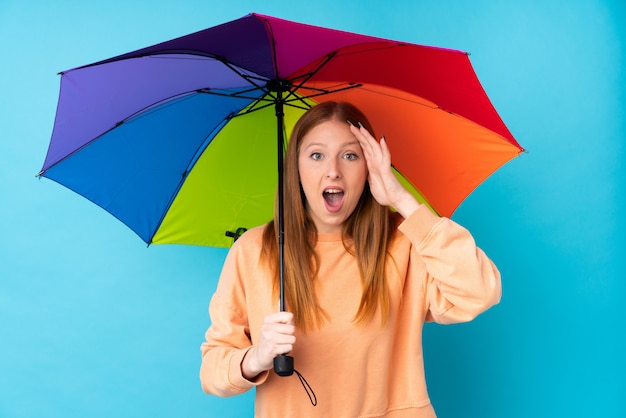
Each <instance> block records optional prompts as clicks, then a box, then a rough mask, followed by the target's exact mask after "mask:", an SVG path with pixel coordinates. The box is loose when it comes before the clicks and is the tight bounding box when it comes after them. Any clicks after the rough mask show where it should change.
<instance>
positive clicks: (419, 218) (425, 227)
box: [398, 206, 502, 324]
mask: <svg viewBox="0 0 626 418" xmlns="http://www.w3.org/2000/svg"><path fill="white" fill-rule="evenodd" d="M398 229H399V230H400V231H401V232H402V233H403V234H404V235H405V236H406V237H407V238H408V239H409V240H410V241H411V243H412V246H413V249H412V251H415V252H416V253H417V254H418V255H419V257H420V258H421V262H414V263H413V262H412V263H411V264H412V265H411V267H410V268H409V274H414V275H415V274H420V275H422V276H424V272H423V269H425V270H426V271H425V278H424V292H425V295H426V303H427V306H428V312H427V314H426V320H428V321H435V322H438V323H442V324H451V323H457V322H467V321H471V320H472V319H474V318H475V317H476V316H477V315H478V314H480V313H482V312H484V311H486V310H487V309H489V308H490V307H491V306H493V305H495V304H497V303H498V302H499V301H500V297H501V295H502V285H501V280H500V272H499V271H498V269H497V268H496V266H495V265H494V264H493V262H492V261H491V260H490V259H489V258H488V257H487V256H486V255H485V253H484V252H483V251H482V250H481V249H480V248H478V247H477V246H476V243H475V241H474V238H473V237H472V235H471V234H470V233H469V231H468V230H467V229H465V228H463V227H462V226H460V225H459V224H457V223H456V222H454V221H452V220H450V219H448V218H439V217H437V216H436V215H435V214H433V213H432V212H431V211H430V210H429V209H428V208H427V207H425V206H422V207H420V208H419V209H417V210H416V211H415V212H414V213H413V214H411V216H409V217H408V218H407V219H406V220H404V222H402V223H401V224H400V226H399V227H398ZM414 256H415V254H411V257H412V258H413V257H414ZM418 266H419V267H418ZM418 269H419V270H422V272H421V273H420V272H418V271H416V270H418ZM408 279H416V278H408Z"/></svg>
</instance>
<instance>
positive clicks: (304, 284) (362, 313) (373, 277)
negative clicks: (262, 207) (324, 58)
mask: <svg viewBox="0 0 626 418" xmlns="http://www.w3.org/2000/svg"><path fill="white" fill-rule="evenodd" d="M329 120H338V121H341V122H345V123H346V125H347V123H348V122H347V121H352V122H354V123H357V122H360V123H362V124H363V126H365V128H367V130H368V131H369V132H371V133H372V135H373V134H374V131H373V130H372V127H371V125H370V123H369V122H368V120H367V118H366V117H365V115H364V114H363V113H362V112H361V111H360V110H359V109H357V108H356V107H355V106H353V105H352V104H350V103H345V102H324V103H322V104H319V105H317V106H315V107H313V108H311V109H310V110H308V111H307V112H306V113H305V114H304V115H303V116H302V117H301V118H300V119H299V120H298V122H297V123H296V125H295V126H294V129H293V132H292V133H291V138H290V141H289V144H288V146H287V151H286V154H285V160H284V172H283V179H284V180H283V181H284V183H283V187H284V280H285V288H284V294H285V303H286V305H287V309H288V310H289V311H290V312H292V313H293V314H294V318H295V323H296V325H297V326H298V327H299V328H301V329H303V330H307V329H315V328H318V327H320V326H321V325H323V324H324V323H325V320H326V315H325V312H324V311H323V310H322V309H321V308H320V306H319V303H318V301H317V299H316V297H315V291H314V286H313V282H314V280H315V277H316V276H317V272H318V268H317V266H318V265H319V260H318V256H317V254H316V253H315V251H314V246H315V243H316V240H317V231H316V228H315V225H314V223H313V221H312V219H311V218H310V216H309V214H308V213H307V210H306V205H305V199H306V198H305V196H304V192H303V191H302V188H301V186H300V173H299V170H298V155H299V153H300V146H301V143H302V139H303V138H304V136H305V135H306V134H307V133H308V132H310V131H311V129H313V128H314V127H315V126H317V125H319V124H321V123H323V122H326V121H329ZM277 204H278V202H277ZM276 209H277V206H276ZM275 212H276V213H277V210H276V211H275ZM276 219H277V218H276V215H275V219H274V221H272V222H270V223H269V224H268V225H267V226H266V227H265V230H264V234H263V254H262V261H263V262H264V263H267V265H269V266H270V268H271V269H272V271H273V273H274V277H275V281H274V294H275V296H276V297H278V294H279V277H278V270H279V269H278V248H277V247H278V245H277V237H278V222H277V221H276ZM391 222H392V220H391V216H390V211H389V210H388V209H387V208H386V207H384V206H381V205H380V204H379V203H378V202H377V201H376V200H375V199H374V197H373V196H372V194H371V192H370V189H369V185H368V184H366V185H365V188H364V190H363V193H362V195H361V198H360V200H359V202H358V204H357V206H356V208H355V209H354V211H353V212H352V214H351V215H350V217H349V218H348V219H347V220H346V221H345V222H344V224H343V230H342V231H343V232H342V238H343V242H344V246H345V247H346V250H347V251H349V252H350V253H351V254H353V255H354V256H355V257H356V260H357V263H358V266H359V271H360V274H361V280H362V283H363V293H362V295H361V303H360V306H359V309H358V311H357V312H356V313H355V323H357V324H359V323H362V322H365V321H368V320H370V319H372V318H373V317H374V315H375V314H376V311H377V310H378V309H380V315H381V321H382V323H384V322H385V320H386V318H387V316H388V313H389V290H388V288H387V283H386V280H385V274H384V273H385V260H386V256H387V247H388V244H389V240H390V237H391V231H392V228H391Z"/></svg>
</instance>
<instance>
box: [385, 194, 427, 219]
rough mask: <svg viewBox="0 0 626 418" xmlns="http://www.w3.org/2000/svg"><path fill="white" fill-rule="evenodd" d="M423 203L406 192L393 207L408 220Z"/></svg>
mask: <svg viewBox="0 0 626 418" xmlns="http://www.w3.org/2000/svg"><path fill="white" fill-rule="evenodd" d="M420 206H421V203H419V202H418V201H417V199H416V198H415V197H414V196H413V195H412V194H411V193H409V192H408V191H406V192H405V193H404V194H403V195H402V196H401V197H400V198H399V199H398V200H397V201H396V202H395V203H394V205H392V207H393V208H394V209H395V210H396V211H397V212H398V213H399V214H400V215H402V217H403V218H404V219H406V218H408V217H409V216H410V215H411V214H412V213H413V212H415V211H416V210H417V209H418V208H419V207H420Z"/></svg>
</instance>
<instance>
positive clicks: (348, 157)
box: [343, 152, 359, 161]
mask: <svg viewBox="0 0 626 418" xmlns="http://www.w3.org/2000/svg"><path fill="white" fill-rule="evenodd" d="M343 158H345V159H346V160H348V161H354V160H358V159H359V156H358V155H357V154H356V153H354V152H348V153H346V154H344V156H343Z"/></svg>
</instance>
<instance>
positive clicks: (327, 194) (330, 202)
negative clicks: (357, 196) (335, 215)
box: [322, 189, 344, 212]
mask: <svg viewBox="0 0 626 418" xmlns="http://www.w3.org/2000/svg"><path fill="white" fill-rule="evenodd" d="M343 194H344V193H343V190H341V189H326V190H324V193H322V196H323V197H324V202H326V208H327V209H328V210H329V211H330V212H336V211H338V210H339V209H341V205H342V203H343Z"/></svg>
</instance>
